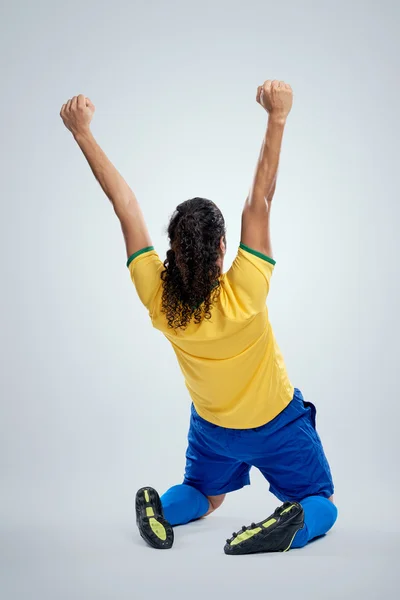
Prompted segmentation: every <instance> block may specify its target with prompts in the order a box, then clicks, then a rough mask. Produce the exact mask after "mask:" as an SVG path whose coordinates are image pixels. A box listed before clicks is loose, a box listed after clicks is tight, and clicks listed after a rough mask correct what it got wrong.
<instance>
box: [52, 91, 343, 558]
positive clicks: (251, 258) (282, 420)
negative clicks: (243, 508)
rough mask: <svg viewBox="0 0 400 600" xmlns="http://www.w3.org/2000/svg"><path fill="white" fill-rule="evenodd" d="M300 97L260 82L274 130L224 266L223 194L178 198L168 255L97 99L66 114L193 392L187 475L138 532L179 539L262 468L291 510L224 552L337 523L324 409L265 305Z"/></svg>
mask: <svg viewBox="0 0 400 600" xmlns="http://www.w3.org/2000/svg"><path fill="white" fill-rule="evenodd" d="M292 101H293V94H292V90H291V88H290V86H289V85H287V84H285V83H284V82H280V81H272V82H271V81H266V82H265V83H264V84H263V85H262V86H260V87H259V88H258V90H257V102H258V103H259V104H260V105H261V106H262V107H263V108H264V109H265V110H266V111H267V113H268V114H269V118H268V125H267V129H266V133H265V136H264V139H263V144H262V148H261V152H260V157H259V160H258V163H257V168H256V172H255V176H254V181H253V185H252V187H251V189H250V193H249V195H248V197H247V199H246V202H245V206H244V209H243V213H242V231H241V242H240V247H239V250H238V253H237V256H236V258H235V261H234V262H233V264H232V266H231V268H230V269H229V270H228V271H227V272H226V273H224V272H223V260H224V255H225V250H226V234H225V221H224V218H223V216H222V213H221V211H220V210H219V209H218V207H217V206H216V205H215V204H214V203H213V202H211V201H210V200H207V199H205V198H193V199H191V200H187V201H185V202H182V203H181V204H179V205H178V206H177V208H176V210H175V212H174V214H173V216H172V218H171V220H170V223H169V227H168V236H169V241H170V249H169V250H168V252H167V257H166V260H165V261H164V263H163V262H162V261H161V260H160V258H159V256H158V254H157V252H156V251H155V250H154V248H153V246H152V243H151V238H150V235H149V233H148V230H147V227H146V224H145V221H144V218H143V215H142V212H141V210H140V206H139V204H138V201H137V199H136V197H135V195H134V194H133V192H132V191H131V189H130V188H129V187H128V185H127V183H126V182H125V181H124V179H123V178H122V177H121V175H120V174H119V173H118V172H117V170H116V169H115V168H114V167H113V165H112V164H111V163H110V161H109V160H108V159H107V157H106V155H105V154H104V152H103V151H102V150H101V148H100V147H99V146H98V144H97V143H96V141H95V139H94V137H93V135H92V133H91V131H90V122H91V119H92V117H93V114H94V106H93V104H92V102H91V101H90V100H89V99H88V98H85V97H84V96H82V95H80V96H78V97H74V98H72V99H71V100H69V101H68V102H67V103H66V104H64V105H63V107H62V109H61V117H62V119H63V121H64V124H65V125H66V127H67V128H68V129H69V130H70V131H71V132H72V134H73V135H74V138H75V140H76V142H77V143H78V145H79V147H80V148H81V150H82V152H83V154H84V155H85V157H86V159H87V161H88V163H89V165H90V167H91V169H92V171H93V173H94V175H95V177H96V178H97V180H98V181H99V183H100V185H101V187H102V188H103V190H104V192H105V193H106V195H107V196H108V198H109V199H110V201H111V203H112V205H113V207H114V210H115V213H116V215H117V217H118V218H119V220H120V222H121V226H122V231H123V234H124V237H125V242H126V250H127V256H128V263H127V266H128V267H129V270H130V275H131V278H132V281H133V283H134V284H135V286H136V290H137V292H138V294H139V297H140V300H141V301H142V303H143V304H144V305H145V306H146V308H147V309H148V312H149V316H150V319H151V322H152V324H153V326H154V327H156V328H157V329H159V330H160V331H161V332H162V333H163V334H164V335H165V336H166V337H167V339H168V340H169V341H170V342H171V344H172V347H173V349H174V351H175V354H176V356H177V359H178V362H179V365H180V367H181V370H182V373H183V376H184V378H185V383H186V386H187V388H188V391H189V393H190V396H191V398H192V401H193V404H192V415H191V423H190V429H189V436H188V441H189V445H188V450H187V453H186V470H185V478H184V481H183V483H181V484H178V485H175V486H173V487H172V488H170V489H169V490H168V491H167V492H166V493H165V494H164V495H163V496H162V498H160V497H159V495H158V493H157V492H156V490H154V489H153V488H151V487H146V488H141V489H140V490H139V491H138V492H137V495H136V518H137V523H138V527H139V531H140V534H141V535H142V537H143V538H144V539H145V540H146V541H147V542H148V543H149V544H150V545H151V546H153V547H155V548H163V549H167V548H171V546H172V544H173V541H174V532H173V526H175V525H181V524H184V523H188V522H190V521H192V520H194V519H198V518H200V517H203V516H206V515H208V514H210V513H211V512H213V511H214V510H216V509H217V508H218V507H219V506H220V505H221V503H222V502H223V500H224V498H225V495H226V494H227V493H228V492H231V491H234V490H237V489H239V488H241V487H243V486H244V485H248V484H249V483H250V480H249V471H250V468H251V467H252V466H255V467H257V468H258V469H260V471H261V472H262V473H263V475H264V476H265V478H266V479H267V480H268V481H269V484H270V490H271V491H272V492H273V493H274V494H275V495H276V496H277V497H278V498H279V499H280V500H281V501H282V502H283V505H282V506H280V507H279V508H278V509H277V510H276V511H275V512H274V514H273V515H270V516H269V517H268V518H266V519H263V520H262V521H260V522H259V523H252V525H250V526H249V527H243V528H242V529H241V530H240V531H239V532H236V533H234V534H233V536H232V537H231V538H229V539H228V540H227V542H226V545H225V548H224V550H225V553H226V554H249V553H255V552H277V551H286V550H289V549H290V548H296V547H297V548H298V547H302V546H304V545H306V544H307V543H308V542H309V541H310V540H311V539H314V538H315V537H318V536H321V535H324V534H325V533H326V532H327V531H328V530H329V529H330V528H331V527H332V525H333V524H334V522H335V520H336V516H337V510H336V507H335V505H334V504H333V482H332V477H331V473H330V469H329V465H328V462H327V460H326V457H325V455H324V452H323V448H322V444H321V440H320V438H319V436H318V434H317V432H316V429H315V413H316V411H315V407H314V405H312V404H311V403H309V402H305V401H304V399H303V396H302V394H301V392H300V390H298V389H296V388H294V387H293V386H292V384H291V382H290V379H289V377H288V374H287V372H286V368H285V364H284V361H283V357H282V354H281V352H280V350H279V347H278V345H277V343H276V340H275V337H274V334H273V331H272V328H271V325H270V322H269V318H268V310H267V306H266V298H267V295H268V292H269V285H270V279H271V275H272V272H273V269H274V266H275V260H274V259H273V252H272V246H271V236H270V214H271V206H272V200H273V197H274V192H275V186H276V178H277V172H278V165H279V157H280V151H281V144H282V138H283V133H284V129H285V126H286V121H287V117H288V115H289V113H290V110H291V107H292Z"/></svg>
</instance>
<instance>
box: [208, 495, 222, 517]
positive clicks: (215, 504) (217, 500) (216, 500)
mask: <svg viewBox="0 0 400 600" xmlns="http://www.w3.org/2000/svg"><path fill="white" fill-rule="evenodd" d="M225 496H226V494H220V495H219V496H207V500H208V502H209V505H210V507H209V509H208V512H207V513H206V514H205V515H204V516H205V517H207V516H208V515H210V514H211V513H213V512H214V511H215V510H217V508H219V507H220V506H221V504H222V503H223V501H224V500H225Z"/></svg>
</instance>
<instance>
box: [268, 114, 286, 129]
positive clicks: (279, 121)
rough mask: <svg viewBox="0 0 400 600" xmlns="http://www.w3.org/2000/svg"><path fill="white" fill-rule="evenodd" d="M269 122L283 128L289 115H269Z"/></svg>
mask: <svg viewBox="0 0 400 600" xmlns="http://www.w3.org/2000/svg"><path fill="white" fill-rule="evenodd" d="M268 121H269V122H270V123H274V124H276V125H281V126H282V127H283V126H285V125H286V121H287V115H286V116H285V115H282V114H279V113H273V112H271V113H269V116H268Z"/></svg>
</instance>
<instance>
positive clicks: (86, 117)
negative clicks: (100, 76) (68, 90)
mask: <svg viewBox="0 0 400 600" xmlns="http://www.w3.org/2000/svg"><path fill="white" fill-rule="evenodd" d="M95 110H96V109H95V106H94V104H93V103H92V102H91V100H89V98H86V97H85V96H83V95H82V94H80V96H74V97H73V98H71V100H68V102H67V103H66V104H63V105H62V108H61V112H60V117H61V118H62V120H63V121H64V125H65V127H66V128H67V129H69V130H70V132H71V133H73V135H78V134H79V133H84V132H85V131H87V130H88V129H89V127H90V122H91V120H92V118H93V115H94V111H95Z"/></svg>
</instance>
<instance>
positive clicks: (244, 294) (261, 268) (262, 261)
mask: <svg viewBox="0 0 400 600" xmlns="http://www.w3.org/2000/svg"><path fill="white" fill-rule="evenodd" d="M274 267H275V261H274V260H273V259H272V258H270V257H269V256H266V255H265V254H261V252H258V251H257V250H253V249H252V248H249V247H248V246H245V245H244V244H240V246H239V249H238V252H237V255H236V258H235V260H234V261H233V263H232V266H231V268H230V269H229V271H228V272H227V274H226V280H227V283H228V285H229V287H230V290H231V294H232V296H233V298H234V300H235V301H236V303H237V304H239V305H240V307H241V309H242V310H243V311H244V312H246V313H249V314H256V313H259V312H261V311H262V310H264V309H265V303H266V300H267V296H268V292H269V284H270V280H271V276H272V273H273V270H274Z"/></svg>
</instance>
